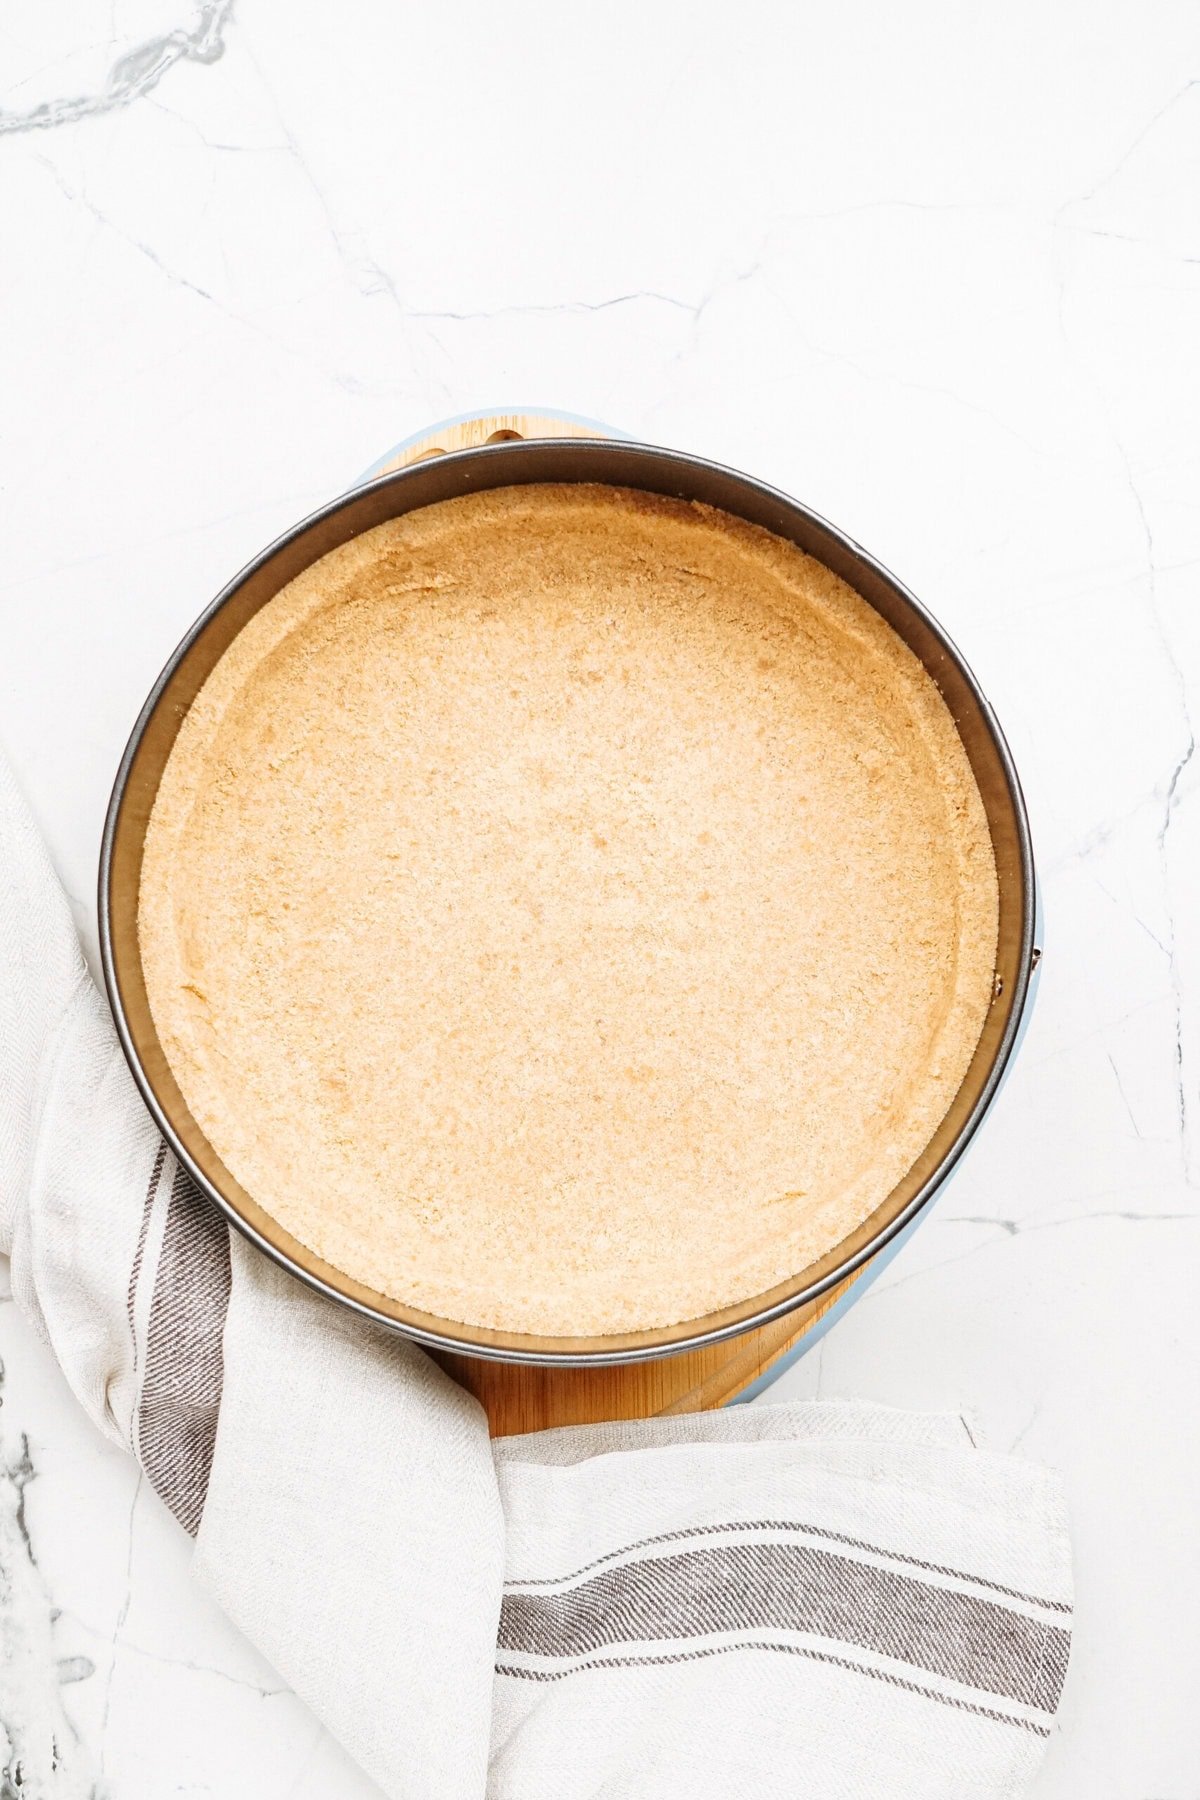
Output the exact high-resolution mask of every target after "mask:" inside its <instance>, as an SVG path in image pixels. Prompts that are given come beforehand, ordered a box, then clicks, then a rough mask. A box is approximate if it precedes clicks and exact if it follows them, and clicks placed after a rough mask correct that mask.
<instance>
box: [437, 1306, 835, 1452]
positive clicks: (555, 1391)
mask: <svg viewBox="0 0 1200 1800" xmlns="http://www.w3.org/2000/svg"><path fill="white" fill-rule="evenodd" d="M862 1273H863V1271H862V1270H860V1271H859V1273H858V1274H857V1275H852V1276H850V1277H849V1279H848V1280H846V1281H843V1282H842V1283H841V1284H840V1285H839V1286H838V1287H835V1288H833V1289H831V1291H830V1292H829V1293H828V1294H824V1295H822V1297H821V1298H820V1299H819V1300H811V1301H809V1303H808V1305H807V1306H802V1307H799V1308H798V1309H797V1310H796V1311H795V1312H793V1313H789V1314H788V1315H787V1317H786V1318H783V1319H776V1320H775V1322H774V1323H773V1324H771V1325H762V1326H760V1327H759V1329H758V1330H757V1331H748V1332H746V1333H745V1334H744V1335H743V1336H742V1337H737V1338H731V1339H729V1340H728V1341H727V1342H726V1343H723V1344H711V1345H709V1346H708V1348H707V1349H704V1350H684V1351H681V1352H680V1354H679V1355H678V1356H664V1357H659V1358H658V1359H657V1360H656V1361H655V1362H645V1363H626V1364H622V1365H620V1366H618V1367H615V1368H599V1369H544V1368H535V1367H530V1366H526V1365H524V1364H521V1363H495V1362H481V1361H479V1360H478V1359H477V1358H476V1357H472V1356H451V1355H450V1354H449V1353H445V1352H443V1353H438V1357H437V1360H438V1361H439V1362H440V1363H441V1365H442V1367H443V1368H444V1369H446V1370H447V1371H448V1372H449V1373H450V1374H451V1375H453V1376H454V1378H455V1380H456V1381H460V1382H461V1383H462V1385H463V1386H464V1387H465V1388H466V1389H468V1391H469V1392H470V1393H472V1394H474V1395H475V1396H476V1398H477V1399H479V1400H481V1401H482V1402H483V1406H484V1409H485V1411H486V1412H487V1416H488V1422H489V1424H490V1425H491V1428H492V1436H493V1437H509V1436H511V1435H512V1434H513V1433H514V1432H518V1431H541V1430H543V1429H544V1428H545V1427H546V1426H550V1425H590V1424H594V1423H595V1422H596V1421H597V1420H598V1419H650V1418H657V1417H658V1416H660V1415H661V1414H664V1413H687V1412H704V1411H705V1410H706V1409H707V1408H709V1407H713V1406H724V1405H725V1403H726V1401H728V1400H735V1399H736V1398H737V1396H738V1395H739V1394H741V1393H744V1392H745V1390H746V1389H747V1388H748V1387H750V1386H751V1385H752V1383H754V1382H756V1381H757V1380H758V1379H759V1378H760V1377H761V1376H763V1375H766V1374H767V1373H768V1371H769V1370H770V1369H771V1368H772V1366H773V1365H775V1364H777V1363H778V1362H779V1361H780V1359H781V1358H782V1357H786V1355H787V1353H788V1351H789V1350H792V1349H793V1348H795V1347H796V1346H797V1345H798V1344H799V1343H800V1342H801V1340H802V1339H803V1338H805V1337H806V1336H807V1335H808V1333H809V1332H810V1331H811V1330H812V1329H813V1326H814V1325H816V1324H817V1323H818V1322H819V1320H821V1319H822V1318H824V1316H825V1314H826V1313H827V1312H828V1311H829V1310H830V1308H831V1307H833V1306H836V1305H837V1303H838V1301H839V1300H840V1299H841V1297H842V1295H843V1294H845V1293H847V1292H848V1291H849V1289H850V1288H851V1287H853V1285H854V1283H855V1281H857V1280H859V1279H860V1278H861V1275H862Z"/></svg>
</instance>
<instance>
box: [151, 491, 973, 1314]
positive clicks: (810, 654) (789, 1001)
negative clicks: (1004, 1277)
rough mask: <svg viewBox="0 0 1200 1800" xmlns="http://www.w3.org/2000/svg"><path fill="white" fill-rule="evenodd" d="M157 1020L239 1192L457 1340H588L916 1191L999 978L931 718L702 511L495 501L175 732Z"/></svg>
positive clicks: (770, 1277)
mask: <svg viewBox="0 0 1200 1800" xmlns="http://www.w3.org/2000/svg"><path fill="white" fill-rule="evenodd" d="M139 920H140V937H141V948H142V955H143V959H144V964H145V971H146V979H147V984H148V989H149V996H150V1002H151V1007H152V1010H153V1014H154V1019H155V1023H156V1025H157V1027H158V1030H159V1033H160V1035H161V1038H162V1042H163V1045H164V1048H165V1050H166V1052H167V1055H168V1057H169V1059H170V1062H171V1065H172V1067H173V1069H174V1072H175V1075H176V1077H177V1079H178V1081H179V1085H180V1087H181V1089H182V1091H183V1094H184V1097H185V1098H186V1100H187V1102H188V1105H189V1106H190V1107H191V1109H192V1112H193V1113H194V1115H195V1117H196V1119H197V1121H198V1122H199V1124H200V1126H201V1127H202V1129H203V1130H204V1131H205V1132H206V1133H207V1135H208V1137H209V1139H210V1140H211V1142H212V1144H213V1146H214V1148H215V1149H216V1150H217V1152H218V1154H219V1155H220V1156H221V1157H222V1158H223V1160H224V1161H225V1163H226V1164H227V1165H228V1167H229V1168H230V1170H231V1171H232V1172H233V1173H234V1175H235V1176H236V1177H237V1178H238V1180H239V1181H240V1182H241V1183H242V1184H243V1186H244V1187H245V1188H246V1189H247V1190H248V1191H249V1192H250V1193H251V1194H252V1195H253V1196H254V1198H255V1199H256V1200H257V1201H258V1202H259V1204H260V1205H262V1206H263V1207H264V1208H265V1209H266V1210H267V1211H268V1212H269V1213H270V1214H272V1215H273V1216H274V1217H275V1218H276V1219H278V1220H279V1222H280V1223H281V1224H282V1225H283V1226H285V1227H286V1228H287V1230H289V1231H290V1232H292V1233H294V1235H295V1236H296V1237H297V1238H299V1239H300V1240H301V1241H302V1242H304V1243H305V1244H307V1245H308V1246H309V1247H310V1248H311V1249H312V1250H314V1251H316V1252H317V1253H318V1255H320V1256H322V1257H324V1258H325V1259H326V1260H327V1261H328V1262H330V1263H332V1264H333V1265H335V1266H336V1267H337V1268H340V1269H343V1270H345V1271H346V1272H347V1273H348V1274H349V1275H351V1276H354V1277H356V1278H357V1279H358V1280H359V1281H361V1282H365V1283H366V1284H367V1285H368V1286H371V1287H373V1288H375V1289H377V1290H379V1291H381V1292H383V1293H385V1294H389V1295H392V1296H394V1297H395V1298H397V1299H399V1300H403V1301H405V1302H407V1303H409V1304H411V1305H414V1306H417V1307H420V1308H423V1309H425V1310H426V1311H428V1312H431V1313H434V1314H437V1315H439V1316H441V1317H444V1318H447V1319H454V1320H460V1321H465V1322H467V1323H470V1324H474V1325H483V1326H493V1327H497V1328H499V1329H502V1330H508V1331H514V1332H533V1333H550V1334H602V1333H609V1332H618V1331H632V1330H638V1329H642V1328H647V1327H652V1326H659V1325H667V1324H673V1323H676V1322H678V1321H680V1320H684V1319H690V1318H695V1317H697V1316H699V1315H701V1314H704V1313H706V1312H709V1311H711V1310H714V1309H716V1308H719V1307H723V1306H726V1305H729V1304H732V1303H734V1302H737V1301H739V1300H742V1299H745V1298H748V1297H750V1296H751V1295H753V1294H756V1293H760V1292H762V1291H764V1290H765V1289H768V1288H770V1287H772V1286H773V1285H774V1284H775V1283H777V1282H779V1281H782V1280H784V1279H785V1278H787V1277H789V1276H791V1275H794V1274H795V1273H797V1272H798V1271H800V1270H802V1269H804V1268H805V1267H807V1266H808V1264H810V1263H811V1262H812V1261H813V1260H814V1259H816V1258H817V1257H819V1256H821V1255H822V1254H823V1253H825V1252H826V1251H828V1250H829V1249H830V1248H831V1247H832V1246H833V1245H835V1244H836V1243H837V1242H838V1241H839V1240H840V1239H841V1238H842V1237H844V1236H845V1234H846V1233H847V1232H848V1231H849V1230H851V1229H852V1228H853V1227H854V1226H855V1225H857V1224H859V1223H860V1222H861V1221H862V1220H863V1219H864V1218H865V1217H866V1216H867V1215H868V1214H869V1213H870V1212H871V1211H873V1209H874V1208H875V1207H876V1206H877V1205H878V1204H879V1203H880V1201H882V1200H883V1199H884V1198H885V1197H886V1195H887V1194H888V1193H889V1191H890V1190H891V1188H892V1187H893V1186H894V1184H895V1183H896V1182H897V1181H898V1180H899V1179H900V1177H901V1176H903V1175H904V1174H905V1172H906V1171H907V1170H908V1168H909V1167H910V1166H911V1164H912V1163H913V1161H914V1160H915V1159H916V1157H917V1155H918V1154H919V1153H920V1151H921V1150H922V1149H923V1148H924V1147H925V1145H926V1143H927V1142H928V1140H929V1138H930V1137H931V1136H932V1134H933V1132H934V1130H935V1129H936V1127H937V1125H938V1124H939V1122H940V1120H941V1119H942V1117H943V1116H944V1114H945V1112H946V1110H947V1108H948V1106H949V1104H950V1101H951V1099H952V1098H953V1096H954V1093H955V1091H956V1090H957V1088H958V1086H959V1083H960V1082H961V1080H962V1077H963V1075H964V1074H965V1072H966V1069H967V1066H968V1063H969V1062H970V1059H971V1056H972V1053H973V1051H974V1048H975V1045H976V1043H977V1041H978V1037H979V1033H980V1030H981V1027H982V1023H983V1019H984V1015H985V1013H986V1010H987V1007H988V1004H989V1000H990V997H991V991H992V979H993V966H994V960H995V948H996V931H997V888H996V872H995V865H994V861H993V856H992V849H991V842H990V838H989V835H988V830H987V823H986V820H985V817H984V811H983V805H982V802H981V800H980V797H979V793H978V790H977V788H976V786H975V783H974V779H973V777H972V775H971V771H970V768H969V765H968V763H967V759H966V755H965V753H964V751H963V748H962V745H961V742H960V740H959V738H958V735H957V733H956V731H955V729H954V725H953V722H952V720H951V718H950V715H949V712H948V711H947V709H946V706H945V703H944V702H943V700H942V699H941V697H940V695H939V694H938V691H937V689H936V687H935V686H934V684H933V683H932V681H931V680H930V679H929V677H928V676H927V674H926V673H925V671H924V669H923V668H922V667H921V665H920V664H919V662H918V661H917V659H916V658H915V657H914V656H913V655H912V653H911V652H910V651H909V650H908V649H907V648H906V647H905V646H904V645H903V644H902V643H901V642H900V640H899V639H898V638H897V637H896V636H895V634H894V633H893V632H892V631H891V630H890V629H889V628H888V627H887V626H886V625H885V624H883V622H882V621H881V620H880V619H879V617H878V616H877V615H876V614H875V613H874V612H873V611H872V610H871V608H869V607H868V606H867V605H866V604H865V602H864V601H862V600H861V599H860V598H859V597H858V596H857V595H856V594H854V593H853V592H852V591H851V590H850V589H849V588H848V587H846V586H845V584H844V583H842V582H841V581H839V580H838V579H837V578H836V577H835V576H833V575H832V574H831V573H830V572H829V571H828V570H827V569H825V568H823V567H822V566H821V565H820V564H818V563H816V562H814V561H812V560H811V559H810V558H808V557H806V556H804V555H802V554H801V553H800V551H798V550H797V549H796V548H795V547H794V546H793V545H791V544H788V543H785V542H784V541H782V540H781V539H777V538H775V537H773V536H771V535H770V534H769V533H767V532H765V531H761V530H759V529H758V528H756V527H753V526H750V525H747V524H745V523H743V522H741V521H739V520H736V519H733V518H731V517H729V516H727V515H725V514H723V513H720V512H716V511H713V510H712V509H709V508H704V507H700V506H695V505H687V504H684V503H681V502H675V501H669V500H663V499H658V498H654V497H650V496H647V495H641V494H634V493H632V492H627V491H624V490H619V489H614V488H605V487H577V486H561V487H549V486H534V487H518V488H507V489H503V490H500V491H498V492H492V493H486V494H479V495H472V496H469V497H467V498H465V499H461V500H452V501H447V502H444V503H442V504H439V505H436V506H430V507H428V508H426V509H424V510H422V511H419V512H415V513H410V514H408V515H407V516H406V517H404V518H401V519H397V520H395V521H393V522H391V523H389V524H385V525H381V526H379V527H378V528H376V529H375V530H373V531H369V532H367V533H366V534H365V535H363V536H362V537H360V538H358V539H356V540H355V541H354V542H352V543H350V544H347V545H345V546H343V547H342V548H341V549H338V550H335V551H333V552H332V553H331V554H330V555H328V556H326V557H324V558H322V560H321V561H320V562H318V563H316V564H314V565H313V567H311V568H310V569H307V570H306V571H305V572H304V573H303V574H302V575H300V576H299V577H298V578H297V579H296V580H295V581H293V582H292V583H291V584H290V586H288V587H286V588H285V589H284V590H283V592H282V593H280V594H279V595H278V596H277V597H276V598H275V599H274V600H273V601H271V602H270V604H269V605H267V606H266V607H264V608H263V610H262V611H261V612H260V613H259V614H258V615H257V616H256V617H255V618H254V619H253V620H252V621H251V622H250V623H249V624H248V625H247V626H246V627H245V629H244V630H243V631H242V632H241V634H240V635H239V637H238V638H237V639H236V640H235V642H234V643H233V644H232V646H231V647H230V649H229V650H228V651H227V652H226V654H225V656H224V657H223V658H222V660H221V661H220V663H219V664H218V665H217V667H216V669H215V670H214V671H213V673H212V675H211V676H210V678H209V680H208V681H207V683H206V684H205V686H204V688H203V690H202V692H201V694H200V695H199V697H198V699H197V700H196V702H195V704H194V705H193V706H192V708H191V710H190V712H189V713H188V716H187V718H186V719H185V721H184V724H183V728H182V730H181V731H180V733H179V737H178V740H177V742H176V744H175V747H174V750H173V751H172V754H171V757H170V760H169V762H168V764H167V768H166V771H165V774H164V777H163V781H162V785H161V788H160V791H159V795H158V799H157V802H156V805H155V808H154V813H153V817H152V819H151V822H150V829H149V832H148V835H147V839H146V852H145V862H144V867H143V873H142V887H141V896H140V913H139Z"/></svg>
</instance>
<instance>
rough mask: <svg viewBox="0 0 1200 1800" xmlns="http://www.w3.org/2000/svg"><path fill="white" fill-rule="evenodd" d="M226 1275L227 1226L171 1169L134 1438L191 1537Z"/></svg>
mask: <svg viewBox="0 0 1200 1800" xmlns="http://www.w3.org/2000/svg"><path fill="white" fill-rule="evenodd" d="M231 1279H232V1278H231V1273H230V1263H229V1227H228V1225H227V1224H226V1223H225V1220H224V1218H223V1216H222V1215H221V1213H220V1212H219V1211H218V1209H217V1208H216V1207H215V1206H213V1205H212V1204H211V1202H209V1201H208V1200H206V1199H205V1198H204V1196H203V1195H202V1194H201V1193H200V1191H199V1189H198V1188H197V1187H196V1184H195V1183H194V1182H193V1180H192V1178H191V1176H190V1175H188V1174H187V1172H186V1170H184V1169H182V1168H178V1167H177V1168H176V1171H175V1179H174V1181H173V1183H172V1186H171V1201H170V1211H169V1212H168V1214H167V1224H166V1231H165V1233H164V1235H163V1244H162V1252H161V1254H160V1256H159V1259H158V1267H157V1269H156V1270H155V1273H154V1292H153V1295H152V1297H151V1301H150V1325H149V1331H148V1334H147V1347H146V1368H145V1374H144V1376H143V1378H142V1391H141V1399H140V1402H139V1407H138V1439H139V1453H140V1456H141V1461H142V1467H143V1468H144V1469H145V1471H146V1474H147V1475H148V1476H149V1478H150V1485H151V1487H152V1488H153V1489H154V1491H155V1493H156V1494H158V1495H159V1497H160V1498H161V1499H162V1500H165V1502H166V1504H167V1505H168V1506H169V1507H170V1509H171V1511H172V1512H173V1513H174V1514H175V1517H176V1518H177V1519H178V1520H179V1523H180V1524H181V1525H182V1526H183V1527H184V1529H185V1530H186V1531H189V1532H190V1533H191V1534H192V1536H193V1537H194V1536H195V1535H196V1533H197V1531H198V1530H199V1529H200V1518H201V1514H202V1513H203V1511H204V1497H205V1495H206V1493H207V1492H208V1478H209V1474H210V1473H211V1471H212V1459H213V1450H214V1447H215V1445H216V1438H217V1414H218V1412H219V1410H220V1405H221V1385H222V1382H223V1380H224V1374H225V1356H224V1349H223V1343H222V1340H223V1334H224V1331H225V1316H226V1314H227V1312H228V1310H229V1295H230V1286H231Z"/></svg>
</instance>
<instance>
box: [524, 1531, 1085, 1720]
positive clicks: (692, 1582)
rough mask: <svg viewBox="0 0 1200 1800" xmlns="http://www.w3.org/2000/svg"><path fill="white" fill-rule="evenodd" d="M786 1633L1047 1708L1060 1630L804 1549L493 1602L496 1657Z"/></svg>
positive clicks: (689, 1562)
mask: <svg viewBox="0 0 1200 1800" xmlns="http://www.w3.org/2000/svg"><path fill="white" fill-rule="evenodd" d="M772 1630H774V1631H780V1632H784V1631H795V1632H805V1633H807V1634H809V1635H812V1636H815V1637H822V1638H828V1639H831V1640H835V1641H837V1642H839V1643H843V1644H851V1645H857V1646H858V1647H859V1648H860V1649H863V1650H870V1651H873V1652H875V1653H876V1654H877V1655H880V1656H887V1657H891V1658H893V1659H894V1660H896V1661H898V1662H904V1663H907V1664H909V1665H910V1666H911V1667H913V1668H920V1669H925V1670H927V1671H928V1672H929V1673H931V1674H935V1675H941V1676H944V1677H945V1678H946V1679H948V1680H951V1681H956V1682H960V1683H962V1684H963V1685H964V1686H966V1687H973V1688H977V1689H979V1690H980V1691H981V1692H983V1693H988V1694H996V1695H1000V1696H1002V1697H1003V1698H1005V1699H1009V1700H1017V1701H1019V1702H1021V1704H1022V1705H1025V1706H1031V1707H1037V1708H1039V1709H1040V1710H1042V1711H1044V1712H1047V1713H1052V1712H1053V1711H1054V1709H1055V1707H1056V1706H1057V1704H1058V1697H1059V1693H1060V1691H1061V1689H1062V1684H1063V1679H1064V1677H1065V1674H1066V1666H1067V1654H1068V1651H1069V1648H1070V1642H1071V1640H1070V1634H1069V1633H1068V1632H1066V1631H1065V1630H1063V1629H1062V1627H1061V1626H1058V1625H1048V1624H1044V1623H1042V1622H1041V1621H1038V1620H1034V1619H1030V1618H1027V1617H1026V1616H1025V1615H1023V1614H1022V1613H1018V1612H1014V1611H1013V1610H1012V1608H1011V1607H1007V1606H1003V1605H1001V1604H1000V1603H999V1602H998V1601H996V1600H988V1599H983V1598H981V1597H979V1596H977V1595H973V1594H964V1593H956V1592H954V1591H953V1590H952V1589H947V1588H944V1587H935V1586H933V1585H932V1584H931V1583H929V1582H924V1581H920V1580H918V1579H916V1578H915V1577H914V1576H911V1575H903V1574H899V1573H897V1572H895V1571H894V1570H890V1569H880V1568H876V1567H875V1566H874V1565H872V1564H869V1563H862V1562H857V1561H855V1560H854V1559H852V1558H851V1557H848V1556H843V1555H839V1554H835V1553H833V1552H831V1551H828V1550H822V1549H818V1548H816V1547H815V1546H813V1545H811V1544H801V1543H795V1542H792V1543H780V1542H774V1543H742V1544H723V1545H719V1546H718V1545H713V1546H710V1547H706V1548H704V1549H697V1550H691V1551H684V1552H680V1553H678V1554H676V1555H673V1556H661V1557H653V1558H649V1559H647V1560H645V1561H642V1562H633V1563H626V1564H624V1565H622V1566H621V1567H619V1568H615V1569H608V1570H606V1571H605V1572H604V1573H603V1574H598V1575H593V1576H592V1577H591V1578H590V1579H589V1580H586V1581H581V1582H579V1583H578V1584H577V1585H576V1586H574V1587H572V1588H568V1589H567V1590H565V1591H563V1592H559V1593H554V1594H545V1593H540V1594H535V1593H519V1592H518V1593H514V1592H508V1593H506V1594H505V1596H504V1601H503V1605H502V1608H501V1613H500V1637H499V1643H500V1649H501V1650H507V1651H510V1652H518V1653H523V1654H525V1655H529V1656H543V1657H578V1656H587V1655H589V1654H591V1653H592V1652H595V1651H597V1650H603V1649H607V1648H610V1647H611V1646H613V1645H616V1644H628V1643H652V1642H655V1641H661V1640H663V1639H668V1638H670V1639H686V1638H698V1637H711V1636H713V1635H715V1634H718V1633H721V1632H732V1631H737V1632H742V1631H757V1632H769V1631H772Z"/></svg>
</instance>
